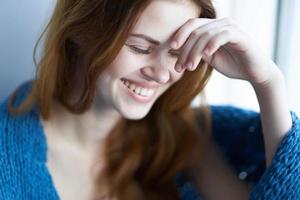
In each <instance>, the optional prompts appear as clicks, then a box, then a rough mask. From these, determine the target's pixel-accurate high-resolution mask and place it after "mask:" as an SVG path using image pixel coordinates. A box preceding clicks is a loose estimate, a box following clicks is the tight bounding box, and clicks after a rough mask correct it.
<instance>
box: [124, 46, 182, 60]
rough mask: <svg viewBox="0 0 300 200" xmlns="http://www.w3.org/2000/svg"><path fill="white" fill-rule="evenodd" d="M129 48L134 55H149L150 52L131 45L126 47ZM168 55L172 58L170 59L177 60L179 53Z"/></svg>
mask: <svg viewBox="0 0 300 200" xmlns="http://www.w3.org/2000/svg"><path fill="white" fill-rule="evenodd" d="M128 46H129V48H130V49H132V50H133V51H134V52H135V53H138V54H144V55H145V54H150V53H151V51H150V50H144V49H140V48H137V47H135V46H131V45H128ZM170 55H171V56H172V57H176V58H178V57H179V53H173V54H172V53H170Z"/></svg>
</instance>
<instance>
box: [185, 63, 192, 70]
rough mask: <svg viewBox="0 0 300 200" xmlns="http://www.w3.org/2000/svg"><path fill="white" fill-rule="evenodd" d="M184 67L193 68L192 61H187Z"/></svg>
mask: <svg viewBox="0 0 300 200" xmlns="http://www.w3.org/2000/svg"><path fill="white" fill-rule="evenodd" d="M186 68H187V69H189V70H191V69H192V68H193V63H192V62H191V61H190V62H188V64H187V65H186Z"/></svg>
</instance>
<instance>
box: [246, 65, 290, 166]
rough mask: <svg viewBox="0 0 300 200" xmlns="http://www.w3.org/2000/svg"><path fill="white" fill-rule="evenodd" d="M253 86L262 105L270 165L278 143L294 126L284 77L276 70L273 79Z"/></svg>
mask: <svg viewBox="0 0 300 200" xmlns="http://www.w3.org/2000/svg"><path fill="white" fill-rule="evenodd" d="M278 71H279V70H278ZM252 86H253V88H254V90H255V93H256V96H257V99H258V103H259V106H260V112H261V122H262V129H263V137H264V144H265V153H266V164H267V167H268V166H269V165H270V164H271V161H272V159H273V156H274V154H275V152H276V149H277V146H278V144H279V143H280V142H281V141H282V139H283V137H284V136H285V135H286V134H287V132H288V130H289V129H290V128H291V126H292V119H291V115H290V110H289V106H288V101H287V98H286V96H287V94H286V90H285V82H284V77H283V75H282V74H281V72H275V73H274V78H273V80H272V81H270V82H268V83H264V84H258V85H255V84H252Z"/></svg>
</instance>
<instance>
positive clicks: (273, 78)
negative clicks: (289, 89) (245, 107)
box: [251, 67, 284, 91]
mask: <svg viewBox="0 0 300 200" xmlns="http://www.w3.org/2000/svg"><path fill="white" fill-rule="evenodd" d="M269 77H270V78H269V79H267V80H265V81H263V82H260V83H251V85H252V87H253V88H254V90H255V91H265V90H270V89H276V88H278V87H280V86H282V85H284V76H283V74H282V72H281V71H280V70H279V69H278V68H277V67H276V69H275V70H274V71H273V72H272V73H270V74H269Z"/></svg>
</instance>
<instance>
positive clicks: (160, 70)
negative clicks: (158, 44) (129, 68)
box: [141, 58, 170, 84]
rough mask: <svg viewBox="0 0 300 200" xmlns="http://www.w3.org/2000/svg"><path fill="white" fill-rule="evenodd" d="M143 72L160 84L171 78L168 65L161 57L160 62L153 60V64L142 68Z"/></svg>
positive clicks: (150, 79)
mask: <svg viewBox="0 0 300 200" xmlns="http://www.w3.org/2000/svg"><path fill="white" fill-rule="evenodd" d="M141 73H142V74H143V75H144V76H145V77H146V78H147V79H148V80H149V81H152V80H153V81H155V82H157V83H160V84H165V83H167V82H168V81H169V80H170V71H169V68H168V66H167V65H166V64H165V63H164V62H162V59H161V58H160V59H159V62H153V63H152V64H151V65H149V66H146V67H143V68H141Z"/></svg>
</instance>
